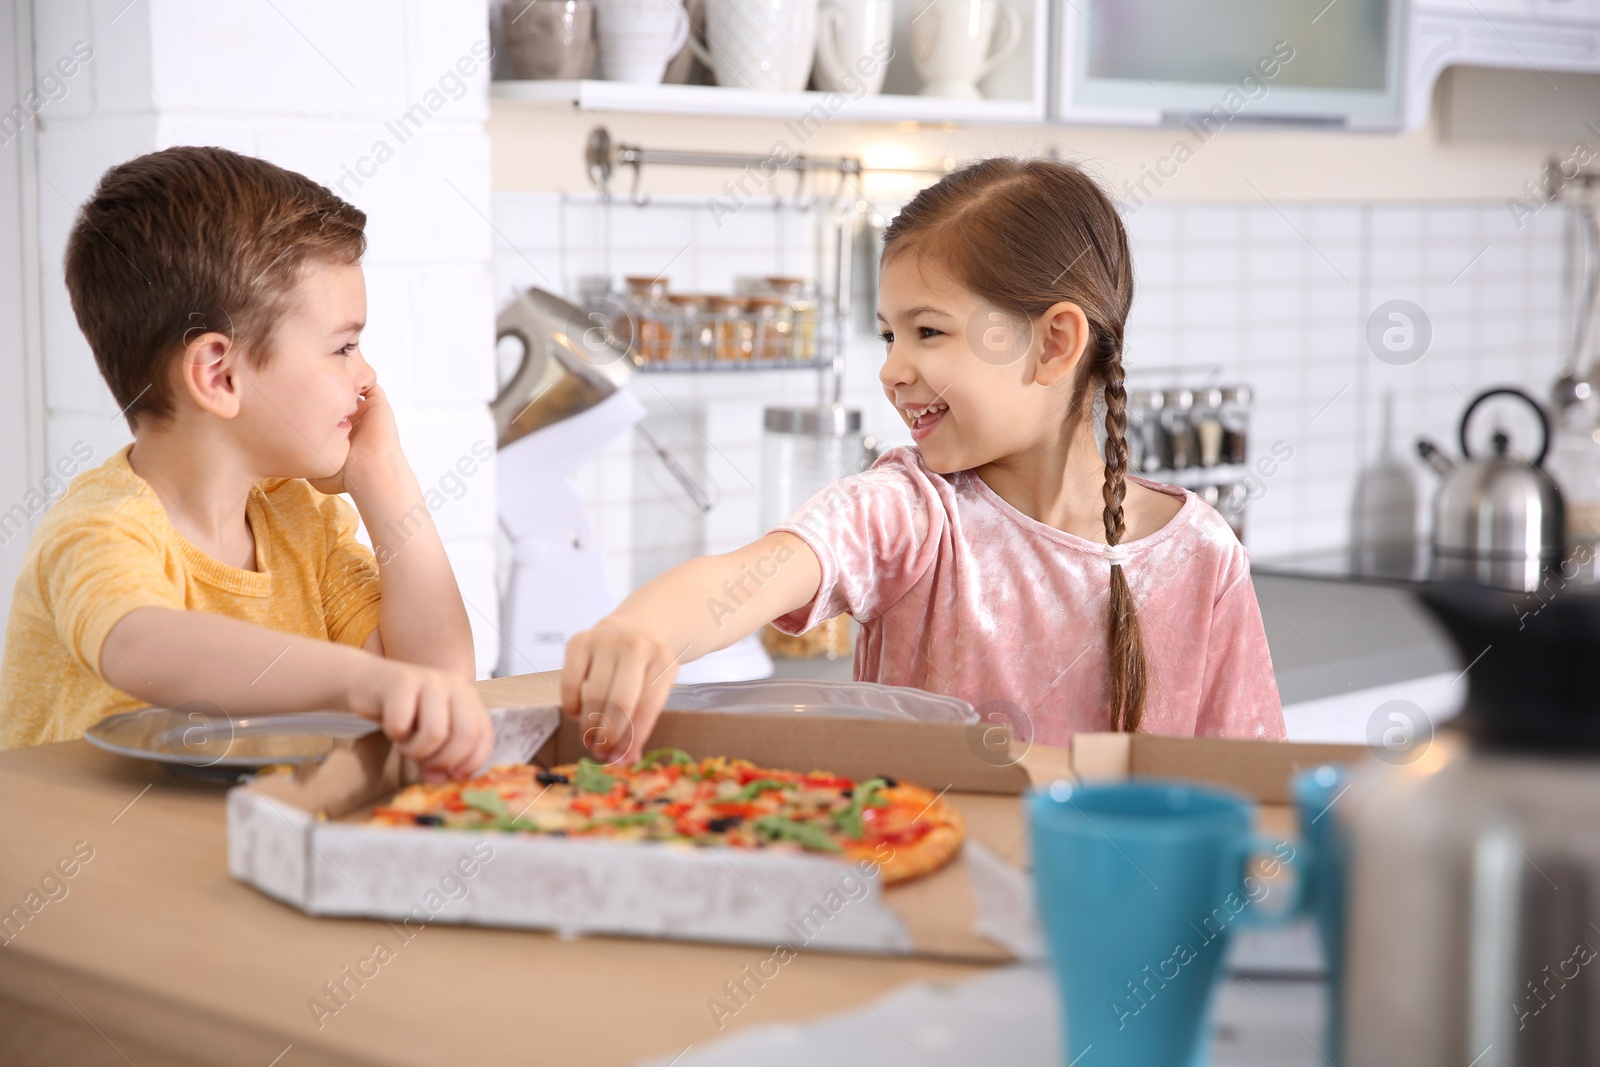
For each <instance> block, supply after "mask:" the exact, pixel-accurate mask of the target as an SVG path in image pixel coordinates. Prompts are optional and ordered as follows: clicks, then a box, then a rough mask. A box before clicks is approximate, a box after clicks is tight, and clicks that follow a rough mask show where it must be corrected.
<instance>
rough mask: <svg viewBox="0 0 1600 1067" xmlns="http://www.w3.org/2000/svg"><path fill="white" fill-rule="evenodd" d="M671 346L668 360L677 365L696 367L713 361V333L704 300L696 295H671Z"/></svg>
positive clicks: (668, 298) (669, 297)
mask: <svg viewBox="0 0 1600 1067" xmlns="http://www.w3.org/2000/svg"><path fill="white" fill-rule="evenodd" d="M667 300H668V301H669V302H670V303H671V304H672V308H673V312H674V314H673V322H672V345H671V350H670V351H669V352H668V353H667V361H668V362H670V363H674V364H677V365H679V366H698V365H699V364H701V363H705V362H707V361H708V360H710V359H711V358H712V353H713V346H714V344H715V341H714V339H713V332H712V328H711V319H710V317H709V316H708V315H707V314H706V298H705V297H704V296H700V295H698V294H695V293H672V294H671V295H669V296H668V297H667Z"/></svg>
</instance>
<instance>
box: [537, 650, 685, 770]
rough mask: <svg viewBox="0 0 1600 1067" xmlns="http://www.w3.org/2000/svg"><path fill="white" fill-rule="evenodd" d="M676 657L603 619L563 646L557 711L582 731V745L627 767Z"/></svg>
mask: <svg viewBox="0 0 1600 1067" xmlns="http://www.w3.org/2000/svg"><path fill="white" fill-rule="evenodd" d="M679 658H680V656H679V654H678V653H676V652H674V651H673V650H672V649H669V648H668V647H667V646H666V645H664V644H662V643H661V642H660V641H658V640H657V639H655V638H654V637H652V636H650V635H649V634H646V633H645V632H643V631H642V630H639V629H636V628H634V627H631V626H629V625H628V624H626V623H623V622H615V621H612V620H610V619H602V620H601V621H600V623H599V624H598V625H596V626H595V628H594V629H592V630H586V631H584V632H583V633H580V634H576V635H574V636H573V638H572V639H571V640H570V641H568V642H567V657H566V662H565V663H564V664H563V665H562V668H561V708H562V710H563V711H565V712H566V713H567V714H568V715H570V716H572V717H573V718H575V719H577V720H578V721H579V723H581V724H582V725H583V727H584V730H583V743H584V746H585V747H587V748H588V749H589V751H591V752H593V753H594V754H595V755H596V756H598V757H600V758H601V759H602V760H604V761H606V762H608V763H616V762H627V763H632V762H633V761H635V760H637V759H638V758H639V757H640V756H641V755H642V754H643V753H644V743H645V742H646V741H647V740H649V737H650V731H651V730H653V729H654V728H655V724H656V719H657V718H658V717H659V716H660V715H661V709H662V707H663V706H665V704H666V702H667V692H668V691H669V690H670V689H671V688H672V681H673V679H674V678H676V677H677V674H678V661H679Z"/></svg>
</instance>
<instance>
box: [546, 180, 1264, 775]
mask: <svg viewBox="0 0 1600 1067" xmlns="http://www.w3.org/2000/svg"><path fill="white" fill-rule="evenodd" d="M1132 300H1133V270H1132V265H1131V263H1130V262H1129V257H1128V239H1127V235H1126V233H1125V232H1124V231H1123V228H1122V222H1121V220H1120V219H1119V218H1118V217H1117V212H1116V209H1115V208H1114V207H1113V206H1112V203H1111V201H1110V200H1109V199H1108V198H1107V197H1106V195H1105V194H1104V193H1103V192H1102V191H1101V190H1100V189H1099V187H1098V186H1096V184H1095V183H1094V182H1093V181H1092V180H1091V179H1090V178H1088V177H1087V176H1086V175H1085V174H1084V173H1083V172H1082V171H1081V170H1079V169H1078V168H1076V167H1074V166H1072V165H1070V164H1067V163H1060V162H1053V161H1047V160H1038V159H1036V160H1016V159H1004V158H1002V159H988V160H984V161H981V162H979V163H976V164H973V165H971V166H968V167H966V168H964V169H962V170H959V171H956V172H955V173H952V174H950V175H947V176H946V177H944V178H943V179H941V180H940V181H939V182H938V183H937V184H935V185H933V186H932V187H930V188H928V189H925V190H923V191H922V192H921V193H919V194H918V195H917V196H916V197H915V198H914V199H913V200H912V201H911V202H910V203H909V204H908V205H906V207H905V209H904V210H903V211H901V212H900V214H899V215H898V216H897V217H896V218H895V219H894V221H893V222H892V223H890V225H889V227H888V229H887V230H886V231H885V234H884V247H883V257H882V261H881V265H880V284H879V313H878V319H879V321H880V323H881V325H882V328H883V340H884V343H885V346H886V356H885V359H884V363H883V369H882V371H880V372H879V375H878V378H879V380H880V381H881V382H882V383H883V389H884V393H885V395H886V396H888V398H889V400H890V402H891V403H893V404H894V406H895V409H896V410H897V411H898V412H899V413H900V415H901V417H902V418H904V419H905V421H906V423H907V424H908V425H909V426H910V428H911V435H912V438H913V439H914V440H915V441H916V445H915V446H913V447H902V448H895V449H891V450H890V451H888V452H886V453H885V454H884V455H883V456H882V457H881V458H880V459H879V460H878V462H877V463H876V464H875V465H874V466H873V467H872V469H871V470H869V471H866V472H863V473H861V474H857V475H852V476H851V477H848V478H845V479H843V480H841V481H839V482H837V483H835V484H834V485H833V486H831V487H830V488H828V489H826V490H824V491H823V492H821V493H819V494H818V495H817V496H816V497H814V498H813V499H812V500H811V501H809V502H808V503H807V504H806V505H805V506H804V507H803V508H802V509H801V510H800V511H799V512H798V513H797V514H796V515H794V516H793V517H792V518H791V519H790V520H789V521H788V522H786V523H784V524H783V525H781V526H779V527H778V528H777V529H775V530H773V531H772V532H770V533H768V534H767V535H766V536H765V537H762V538H761V539H760V540H758V541H755V542H754V543H752V544H750V545H747V546H746V547H744V548H742V549H739V550H738V551H735V552H731V553H728V554H727V555H723V556H707V557H703V558H701V559H696V560H691V561H690V562H688V563H685V564H683V565H682V566H680V567H677V568H675V569H673V570H671V571H668V572H667V573H666V574H663V575H661V576H660V577H658V578H656V579H655V580H654V581H652V582H650V583H648V584H647V585H644V586H642V587H641V588H639V589H638V590H637V591H636V592H634V593H633V595H632V596H630V597H628V598H627V599H626V600H625V601H624V602H623V603H622V604H621V605H620V606H619V607H618V608H617V610H616V611H614V612H612V614H610V615H609V616H607V617H606V618H605V619H603V620H601V621H600V622H599V623H598V624H597V625H596V626H595V627H594V629H592V630H589V631H586V632H584V633H581V634H578V635H577V636H575V637H574V638H573V639H572V640H571V642H570V643H569V644H568V646H567V654H566V662H565V665H564V667H563V669H562V673H561V701H562V704H563V706H564V707H565V709H566V711H567V712H568V713H569V714H573V715H579V714H582V715H583V716H584V720H585V721H586V722H589V723H591V724H593V726H592V728H591V729H590V730H589V732H588V736H587V740H588V741H589V742H590V746H591V748H593V749H594V750H595V752H596V753H597V754H598V755H601V756H609V757H613V758H625V759H629V760H632V759H636V758H638V756H639V754H640V752H641V751H642V750H643V747H644V742H645V739H646V737H647V736H648V735H649V733H650V729H651V726H652V725H653V724H654V722H655V719H656V717H657V715H658V714H659V713H660V710H661V707H662V705H663V703H664V701H665V699H666V695H667V691H668V689H669V687H670V686H671V684H672V679H673V676H674V673H675V670H676V665H677V664H678V663H679V662H682V661H684V660H688V659H693V658H694V657H696V656H699V655H702V654H704V653H706V652H709V651H712V650H714V649H718V648H723V647H726V646H727V645H729V644H732V643H733V642H734V641H736V640H738V639H739V638H741V637H744V636H745V635H747V634H749V633H752V632H753V631H755V630H756V629H758V628H759V627H761V626H762V625H764V624H766V623H767V622H769V621H770V622H772V623H773V624H774V625H775V626H777V627H778V629H780V630H783V631H784V632H786V633H801V632H803V631H805V630H807V629H808V628H810V627H812V626H815V625H817V624H819V623H821V622H823V621H824V620H826V619H829V618H832V617H833V616H835V615H838V614H840V613H841V612H849V613H850V615H852V616H853V617H854V618H855V619H857V620H858V621H859V622H860V623H861V636H860V641H859V645H858V647H857V649H856V658H855V677H856V678H857V679H858V680H865V681H875V682H883V683H888V684H893V685H905V686H915V687H917V688H920V689H926V690H931V691H934V692H939V693H948V694H951V695H953V696H958V697H962V698H964V699H966V700H967V701H969V702H970V703H972V704H973V705H974V706H975V707H977V709H978V711H979V712H980V713H981V714H982V715H983V717H984V718H985V719H987V720H990V721H1001V720H1004V721H1009V722H1011V723H1012V725H1013V728H1014V730H1015V731H1016V732H1017V734H1018V735H1019V736H1022V737H1027V736H1030V735H1031V737H1032V738H1033V739H1035V740H1037V741H1039V742H1040V743H1043V744H1050V745H1064V744H1066V743H1067V741H1068V739H1069V738H1070V737H1071V736H1072V735H1073V734H1074V733H1077V732H1078V731H1080V730H1106V729H1113V730H1121V731H1133V730H1143V731H1145V732H1148V733H1161V734H1180V735H1196V734H1200V735H1207V736H1226V737H1246V738H1267V739H1281V738H1282V737H1283V736H1284V726H1283V711H1282V708H1281V707H1280V705H1279V701H1278V690H1277V685H1276V683H1275V682H1274V680H1273V674H1272V663H1271V660H1270V658H1269V656H1268V652H1267V643H1266V637H1265V634H1264V633H1263V632H1262V628H1261V615H1260V611H1259V609H1258V608H1257V606H1256V599H1255V592H1254V589H1253V588H1252V586H1251V583H1250V572H1249V565H1248V562H1247V559H1246V555H1245V550H1244V547H1243V546H1242V545H1240V544H1239V542H1238V540H1237V539H1236V538H1235V537H1234V536H1233V533H1232V531H1230V530H1229V528H1228V526H1227V524H1226V522H1224V520H1223V519H1222V517H1221V516H1220V515H1219V514H1217V512H1216V511H1214V510H1213V509H1212V508H1210V507H1209V506H1207V505H1206V504H1205V503H1204V502H1202V501H1201V500H1200V499H1199V498H1198V497H1196V496H1195V495H1194V494H1193V493H1190V492H1187V491H1186V490H1183V489H1177V488H1173V487H1171V486H1166V485H1159V484H1157V483H1154V482H1148V481H1144V480H1143V479H1139V478H1133V477H1129V476H1128V473H1127V470H1128V449H1127V445H1126V443H1125V440H1124V435H1125V432H1126V429H1127V415H1126V411H1127V395H1126V393H1125V391H1124V388H1123V367H1122V330H1123V323H1124V321H1125V320H1126V318H1127V315H1128V308H1129V305H1130V304H1131V302H1132Z"/></svg>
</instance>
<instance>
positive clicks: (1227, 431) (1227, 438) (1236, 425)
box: [1218, 385, 1251, 463]
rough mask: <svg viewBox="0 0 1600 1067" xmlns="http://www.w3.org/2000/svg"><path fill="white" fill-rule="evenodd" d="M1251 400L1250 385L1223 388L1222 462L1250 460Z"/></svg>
mask: <svg viewBox="0 0 1600 1067" xmlns="http://www.w3.org/2000/svg"><path fill="white" fill-rule="evenodd" d="M1250 402H1251V394H1250V387H1249V386H1248V385H1231V386H1228V387H1227V388H1225V389H1223V390H1222V405H1221V410H1220V411H1219V412H1218V417H1219V418H1220V419H1221V420H1222V462H1224V463H1248V462H1250Z"/></svg>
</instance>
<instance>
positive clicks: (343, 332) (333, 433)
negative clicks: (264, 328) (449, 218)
mask: <svg viewBox="0 0 1600 1067" xmlns="http://www.w3.org/2000/svg"><path fill="white" fill-rule="evenodd" d="M366 320H367V285H366V280H365V279H364V278H363V276H362V274H361V267H360V266H359V265H355V264H333V263H310V264H307V266H306V268H305V271H304V273H303V276H302V277H301V279H300V284H299V285H298V286H296V288H295V291H294V294H293V297H292V298H291V301H290V305H289V310H288V312H287V313H286V314H285V315H284V316H283V317H282V318H280V319H279V320H278V322H277V324H276V327H275V329H274V331H273V336H272V350H271V354H270V355H269V356H268V358H267V360H266V362H265V364H264V365H263V366H261V367H255V366H252V365H251V364H250V363H249V361H244V362H242V363H241V365H240V375H241V378H242V391H243V395H242V396H241V398H240V408H239V416H238V419H239V423H238V425H239V429H240V430H241V431H242V432H243V434H244V436H245V439H246V441H247V442H248V446H249V447H250V450H251V452H252V453H253V454H254V455H255V457H256V458H257V460H258V461H259V462H260V463H261V464H262V468H263V469H264V470H266V471H269V472H270V473H269V474H268V475H267V476H268V477H285V478H325V477H327V476H329V475H331V474H335V473H337V472H338V471H339V470H340V469H342V468H343V467H344V462H345V457H346V456H348V455H349V452H350V429H351V424H350V419H349V416H350V415H351V414H352V413H353V412H355V411H356V409H357V407H358V404H359V401H358V400H357V399H356V398H357V395H358V394H360V393H362V392H363V391H365V390H367V389H370V388H371V387H372V386H373V385H374V384H375V383H376V382H377V375H376V374H375V373H374V372H373V369H372V367H371V366H370V365H369V364H368V363H367V361H366V359H365V357H363V356H362V354H361V349H360V348H359V347H358V342H359V341H360V337H361V330H362V327H363V326H364V325H365V324H366Z"/></svg>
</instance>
